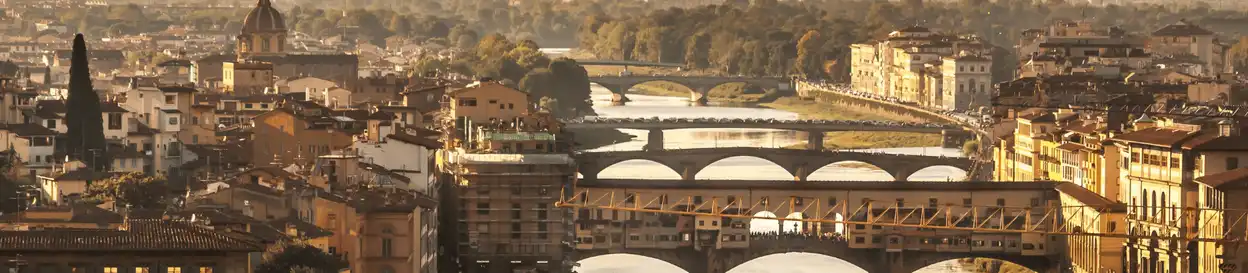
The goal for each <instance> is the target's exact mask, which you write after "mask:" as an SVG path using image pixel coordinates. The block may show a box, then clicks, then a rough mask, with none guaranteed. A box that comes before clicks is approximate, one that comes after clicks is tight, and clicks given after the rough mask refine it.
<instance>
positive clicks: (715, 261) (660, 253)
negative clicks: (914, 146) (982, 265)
mask: <svg viewBox="0 0 1248 273" xmlns="http://www.w3.org/2000/svg"><path fill="white" fill-rule="evenodd" d="M576 253H577V256H578V257H577V259H580V260H584V259H587V258H592V257H595V256H601V255H609V254H632V255H639V256H644V257H650V258H654V259H658V260H661V261H664V262H667V263H670V264H672V265H675V266H677V267H680V268H681V269H684V270H685V271H686V272H689V273H701V272H706V273H724V272H728V271H729V270H732V269H733V268H736V267H737V266H740V265H741V264H744V263H746V262H749V261H752V260H754V259H758V258H761V257H765V256H769V255H774V254H783V253H813V254H820V255H825V256H829V257H833V258H836V259H840V260H842V261H845V262H848V263H850V264H853V265H854V266H857V267H858V268H861V269H863V270H865V271H867V272H868V273H911V272H915V271H917V270H919V269H922V268H924V267H927V266H930V265H933V264H936V263H940V262H944V261H949V260H955V259H963V258H990V259H997V260H1002V261H1006V262H1010V263H1014V264H1018V265H1021V266H1023V267H1026V268H1028V269H1031V270H1034V271H1036V272H1041V273H1048V272H1057V271H1058V267H1057V266H1054V264H1055V263H1054V259H1053V258H1051V257H1049V256H1026V255H1022V254H1010V253H999V252H938V251H918V250H904V251H895V252H889V251H885V250H883V249H872V248H851V247H850V246H849V244H848V243H847V242H845V241H842V240H833V239H820V238H818V237H813V236H811V237H807V236H800V235H792V236H789V235H754V236H751V237H750V240H749V246H748V247H744V248H719V249H700V250H699V249H696V248H694V247H680V248H672V249H662V248H626V247H620V248H612V249H579V250H577V252H576ZM774 266H776V267H784V266H785V265H781V264H777V265H774ZM830 272H835V271H830Z"/></svg>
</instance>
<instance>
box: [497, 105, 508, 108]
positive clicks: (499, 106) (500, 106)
mask: <svg viewBox="0 0 1248 273" xmlns="http://www.w3.org/2000/svg"><path fill="white" fill-rule="evenodd" d="M498 109H507V105H503V104H499V105H498Z"/></svg>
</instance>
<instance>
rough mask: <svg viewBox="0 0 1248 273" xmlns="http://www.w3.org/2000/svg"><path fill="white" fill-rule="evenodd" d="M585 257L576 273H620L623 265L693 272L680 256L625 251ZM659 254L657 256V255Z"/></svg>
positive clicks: (578, 262)
mask: <svg viewBox="0 0 1248 273" xmlns="http://www.w3.org/2000/svg"><path fill="white" fill-rule="evenodd" d="M587 254H589V255H588V256H585V255H583V256H582V257H581V260H580V261H577V264H578V265H577V266H576V267H575V269H574V270H575V271H576V272H581V273H608V272H618V271H619V269H621V266H619V265H621V264H623V265H626V267H636V268H644V269H647V270H655V272H678V271H684V272H691V271H690V269H692V268H689V267H684V266H690V265H684V266H682V264H683V263H686V262H687V261H682V260H681V258H682V257H680V256H679V255H668V254H664V253H645V252H642V251H635V252H634V251H627V249H625V251H623V252H615V253H606V252H596V253H587ZM656 254H657V255H656Z"/></svg>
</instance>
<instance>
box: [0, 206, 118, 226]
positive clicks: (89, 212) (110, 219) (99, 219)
mask: <svg viewBox="0 0 1248 273" xmlns="http://www.w3.org/2000/svg"><path fill="white" fill-rule="evenodd" d="M38 212H69V213H71V215H72V216H70V218H69V219H50V218H31V217H29V216H30V215H29V214H31V213H38ZM122 220H124V219H123V218H122V217H121V215H120V214H117V213H113V212H112V211H108V210H106V209H102V208H99V207H96V206H93V205H88V204H74V205H67V206H55V207H34V208H30V209H27V210H26V211H22V212H17V213H10V214H4V215H0V222H8V223H98V224H120V223H122Z"/></svg>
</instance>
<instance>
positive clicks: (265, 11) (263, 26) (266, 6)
mask: <svg viewBox="0 0 1248 273" xmlns="http://www.w3.org/2000/svg"><path fill="white" fill-rule="evenodd" d="M270 32H286V20H283V19H282V13H280V12H278V11H277V9H275V8H273V2H272V1H270V0H260V2H257V3H256V8H254V9H251V12H248V13H247V18H246V19H243V34H248V33H270Z"/></svg>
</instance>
